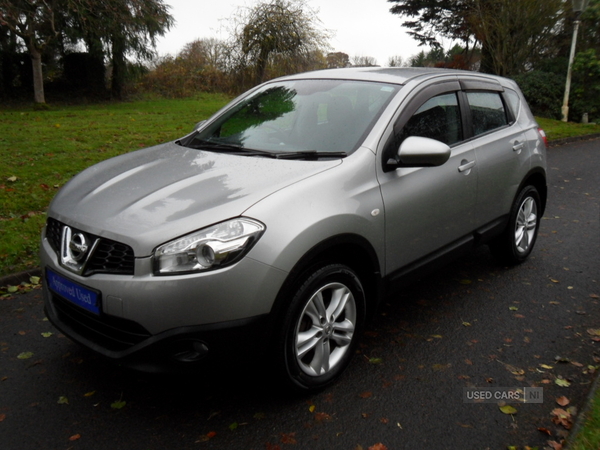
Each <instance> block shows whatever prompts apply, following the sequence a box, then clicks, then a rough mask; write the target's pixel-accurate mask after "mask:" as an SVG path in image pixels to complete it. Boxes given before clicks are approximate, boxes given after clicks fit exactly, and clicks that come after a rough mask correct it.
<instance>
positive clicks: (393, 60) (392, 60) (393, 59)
mask: <svg viewBox="0 0 600 450" xmlns="http://www.w3.org/2000/svg"><path fill="white" fill-rule="evenodd" d="M404 66H406V64H405V62H404V58H402V56H400V55H396V56H390V57H389V59H388V67H404Z"/></svg>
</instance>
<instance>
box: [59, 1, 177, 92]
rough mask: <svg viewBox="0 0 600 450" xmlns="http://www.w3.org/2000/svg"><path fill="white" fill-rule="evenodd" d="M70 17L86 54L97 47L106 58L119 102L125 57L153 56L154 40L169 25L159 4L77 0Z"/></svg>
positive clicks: (166, 10)
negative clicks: (107, 56) (100, 48)
mask: <svg viewBox="0 0 600 450" xmlns="http://www.w3.org/2000/svg"><path fill="white" fill-rule="evenodd" d="M70 12H71V16H72V17H73V20H74V22H75V23H76V24H77V27H78V29H79V30H80V34H81V37H82V38H83V39H84V40H85V42H86V44H87V45H88V48H89V49H90V51H93V49H94V48H95V49H96V52H97V51H99V47H98V45H99V43H101V44H103V48H104V49H105V52H106V53H107V54H109V55H110V60H111V65H112V77H111V94H112V96H113V97H115V98H121V96H122V94H123V86H124V83H125V78H126V75H127V59H126V55H128V54H132V55H134V56H136V57H138V58H141V59H150V58H152V57H153V56H154V54H155V53H154V48H155V47H156V38H157V37H158V36H163V35H164V34H165V33H166V31H168V30H169V29H170V27H171V26H172V24H173V17H172V16H171V15H170V14H169V7H168V6H167V5H165V4H164V2H163V0H103V1H102V2H94V1H93V0H79V4H78V5H77V7H75V8H73V9H72V10H71V11H70Z"/></svg>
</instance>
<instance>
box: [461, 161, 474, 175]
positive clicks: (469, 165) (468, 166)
mask: <svg viewBox="0 0 600 450" xmlns="http://www.w3.org/2000/svg"><path fill="white" fill-rule="evenodd" d="M473 166H475V161H470V162H467V161H466V160H464V159H463V160H462V161H461V165H460V166H458V171H459V172H466V171H467V170H469V169H472V168H473Z"/></svg>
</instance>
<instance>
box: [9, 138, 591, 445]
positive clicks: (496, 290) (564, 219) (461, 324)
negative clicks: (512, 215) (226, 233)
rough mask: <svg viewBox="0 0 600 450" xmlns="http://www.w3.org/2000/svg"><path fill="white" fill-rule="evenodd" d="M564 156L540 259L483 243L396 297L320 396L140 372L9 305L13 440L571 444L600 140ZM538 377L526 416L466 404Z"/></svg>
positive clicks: (254, 376)
mask: <svg viewBox="0 0 600 450" xmlns="http://www.w3.org/2000/svg"><path fill="white" fill-rule="evenodd" d="M548 158H549V176H550V179H549V188H550V192H549V204H548V208H547V210H546V214H545V217H544V219H543V221H542V225H541V229H540V236H539V240H538V242H537V244H536V249H535V250H534V253H533V255H532V257H531V258H530V259H529V260H528V261H527V262H525V263H524V264H522V265H521V266H519V267H513V268H506V267H502V266H499V265H498V264H497V263H496V262H495V261H494V260H493V259H492V257H491V256H490V254H489V252H488V250H487V248H481V249H479V250H477V251H476V252H473V253H472V254H470V255H468V256H466V257H464V258H462V259H461V260H459V261H457V262H456V263H454V264H452V265H451V266H449V267H447V268H446V269H445V270H443V271H441V272H438V273H436V274H435V275H433V276H430V277H428V278H427V279H425V280H422V281H420V282H418V283H415V284H413V285H412V286H411V287H410V288H408V289H407V290H405V291H404V292H402V293H401V294H399V295H396V296H394V297H391V298H389V299H388V301H387V302H386V305H385V307H384V309H383V310H382V311H381V314H380V315H379V317H377V318H376V320H375V321H374V322H373V323H372V324H371V325H370V326H369V328H368V331H367V332H366V335H365V336H364V339H363V344H362V346H361V347H360V351H359V354H358V355H357V356H356V358H355V359H354V361H353V363H352V364H351V366H350V368H349V370H348V371H347V373H346V374H345V375H344V376H343V377H342V379H341V380H340V381H339V382H338V383H337V384H336V385H334V386H333V387H331V388H329V389H327V390H325V391H324V392H322V393H319V394H316V395H311V396H307V397H292V396H287V395H283V394H282V393H281V392H279V391H277V390H275V389H272V388H271V387H270V385H269V384H268V383H266V382H265V381H264V380H265V379H268V375H269V374H268V373H265V372H264V371H265V370H266V369H264V366H262V365H260V364H258V363H257V364H255V365H252V366H245V367H243V368H237V369H236V370H229V371H224V370H218V369H217V370H209V369H207V372H206V373H204V374H200V375H197V376H189V377H165V376H149V375H143V374H138V373H133V372H129V371H126V370H124V369H121V368H119V367H115V366H113V365H111V364H108V363H107V362H106V361H104V360H102V359H100V358H98V357H96V356H95V355H93V354H92V353H90V352H89V351H86V350H84V349H82V348H81V347H79V346H78V345H76V344H74V343H72V342H71V341H69V340H68V339H67V338H65V337H64V336H62V335H60V333H58V332H57V331H56V330H55V329H54V328H53V327H52V325H51V324H50V323H49V322H48V321H47V320H45V319H44V314H43V310H42V300H41V292H40V291H39V290H34V291H32V292H30V293H27V294H24V295H18V296H15V297H12V298H8V299H3V300H0V443H1V444H0V447H1V448H2V449H3V450H23V449H25V450H28V449H69V448H72V449H131V450H134V449H140V450H149V449H150V450H151V449H286V448H289V449H348V450H354V449H360V448H362V449H365V450H366V449H368V448H370V447H374V448H379V449H382V448H388V449H390V450H391V449H411V450H412V449H427V450H436V449H440V450H441V449H444V450H445V449H450V448H451V449H480V450H483V449H505V448H506V447H507V446H509V445H512V446H516V447H518V448H524V447H525V446H531V447H535V446H538V447H539V448H540V449H541V448H543V447H544V446H545V445H547V441H548V440H552V441H559V440H561V439H562V438H563V437H564V436H566V435H568V427H569V422H570V421H573V420H575V419H576V413H577V412H578V410H580V409H581V407H582V405H583V403H584V400H585V398H586V396H587V395H588V392H589V390H590V388H591V384H592V382H593V379H594V377H595V367H599V366H600V342H597V341H596V340H595V339H597V336H595V335H594V330H598V329H600V286H599V284H598V280H599V275H600V274H599V272H600V252H599V250H600V224H599V221H600V175H599V174H598V168H599V167H600V140H593V141H584V142H579V143H575V144H568V145H564V146H561V147H555V148H551V149H550V150H549V152H548ZM50 333H51V334H50ZM532 386H534V387H541V388H542V390H543V402H541V403H525V404H522V403H519V404H514V403H512V404H511V406H513V407H514V408H515V409H516V413H514V414H505V413H504V412H503V411H502V410H501V409H500V408H499V406H498V404H496V403H465V402H464V391H463V389H464V388H465V387H471V388H492V387H493V388H513V387H532ZM562 397H565V398H566V400H568V404H567V405H565V406H559V405H558V404H557V403H556V399H557V398H561V400H560V402H561V403H564V402H565V400H563V399H562ZM556 408H563V409H564V410H565V411H566V412H567V417H563V418H562V419H556V417H557V416H556V414H554V415H553V414H552V413H553V411H555V410H556ZM568 408H574V409H570V410H569V409H568ZM553 418H554V420H553ZM377 444H381V445H380V446H379V447H378V446H377Z"/></svg>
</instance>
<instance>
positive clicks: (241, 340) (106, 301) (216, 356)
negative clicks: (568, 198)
mask: <svg viewBox="0 0 600 450" xmlns="http://www.w3.org/2000/svg"><path fill="white" fill-rule="evenodd" d="M41 260H42V266H43V267H44V269H45V270H44V275H45V276H44V285H43V293H44V307H45V312H46V315H47V316H48V318H49V320H50V321H51V322H52V323H53V324H54V325H55V326H56V328H58V329H59V330H60V331H61V332H62V333H63V334H65V335H66V336H68V337H70V338H71V339H72V340H74V341H76V342H78V343H80V344H82V345H84V346H86V347H88V348H90V349H92V350H94V351H95V352H97V353H100V354H101V355H103V356H105V357H108V358H110V359H112V360H114V361H116V362H118V363H120V364H122V365H125V366H128V367H132V368H135V369H140V370H144V371H150V372H173V371H174V372H180V371H186V370H193V369H194V368H196V367H197V366H198V365H200V364H201V363H202V364H203V363H205V362H207V361H209V360H218V361H226V360H236V359H238V358H240V357H241V356H249V355H251V354H253V353H254V354H256V353H257V352H259V351H260V350H262V349H263V348H264V347H265V345H266V344H265V341H266V339H267V338H268V333H269V329H270V327H269V318H270V314H269V313H270V311H271V307H272V304H273V301H274V299H275V297H276V295H277V293H278V291H279V288H280V286H281V284H282V283H283V281H284V279H285V275H286V274H285V273H284V272H282V271H279V270H277V269H274V268H272V267H270V266H267V265H264V264H261V263H259V262H257V261H254V260H252V259H251V258H244V259H243V260H241V261H239V262H238V263H237V264H235V265H233V266H231V267H229V268H226V269H223V270H218V271H213V272H207V273H200V274H188V275H179V276H169V277H162V276H161V277H158V276H153V275H151V271H150V269H151V261H150V258H140V259H137V260H136V267H135V274H134V275H133V276H127V275H111V274H96V275H92V276H90V277H82V276H79V275H77V274H75V273H72V272H70V271H68V270H66V269H64V268H63V267H61V266H60V265H59V263H58V260H57V255H56V252H55V251H54V250H53V249H52V248H51V247H50V245H49V244H48V242H47V240H46V239H42V249H41ZM48 270H51V271H52V272H53V273H54V274H57V275H58V276H60V277H63V278H64V279H66V280H69V281H71V282H73V283H76V284H77V285H80V286H83V287H85V288H86V289H90V290H94V291H96V292H98V296H99V302H100V311H99V314H93V313H91V312H89V311H87V310H85V309H84V308H82V307H81V306H78V305H77V304H74V303H73V302H72V301H70V300H69V299H67V298H65V297H64V296H62V295H61V294H59V293H57V292H56V291H53V290H51V289H50V287H49V283H48V276H47V274H48Z"/></svg>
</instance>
